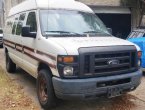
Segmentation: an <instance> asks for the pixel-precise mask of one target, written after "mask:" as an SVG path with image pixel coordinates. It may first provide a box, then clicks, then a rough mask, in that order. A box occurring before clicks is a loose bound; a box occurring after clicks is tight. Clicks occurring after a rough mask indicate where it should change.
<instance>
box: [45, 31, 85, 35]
mask: <svg viewBox="0 0 145 110" xmlns="http://www.w3.org/2000/svg"><path fill="white" fill-rule="evenodd" d="M45 33H60V34H73V35H82V34H79V33H76V32H68V31H45Z"/></svg>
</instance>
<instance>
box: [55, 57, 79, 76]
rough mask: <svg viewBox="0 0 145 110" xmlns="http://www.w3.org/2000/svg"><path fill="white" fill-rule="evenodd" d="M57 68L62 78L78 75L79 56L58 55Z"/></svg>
mask: <svg viewBox="0 0 145 110" xmlns="http://www.w3.org/2000/svg"><path fill="white" fill-rule="evenodd" d="M57 68H58V72H59V74H60V77H62V78H74V77H77V75H78V72H79V62H78V56H75V55H58V57H57Z"/></svg>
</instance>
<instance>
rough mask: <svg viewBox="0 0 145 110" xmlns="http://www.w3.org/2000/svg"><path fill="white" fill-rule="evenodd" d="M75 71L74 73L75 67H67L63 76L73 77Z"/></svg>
mask: <svg viewBox="0 0 145 110" xmlns="http://www.w3.org/2000/svg"><path fill="white" fill-rule="evenodd" d="M73 71H74V69H73V67H71V66H66V67H64V69H63V74H64V76H73Z"/></svg>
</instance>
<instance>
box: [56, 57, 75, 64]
mask: <svg viewBox="0 0 145 110" xmlns="http://www.w3.org/2000/svg"><path fill="white" fill-rule="evenodd" d="M58 61H59V62H64V63H73V62H74V57H73V56H64V57H58Z"/></svg>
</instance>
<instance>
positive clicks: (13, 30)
mask: <svg viewBox="0 0 145 110" xmlns="http://www.w3.org/2000/svg"><path fill="white" fill-rule="evenodd" d="M16 25H17V22H14V24H13V28H12V34H15V29H16Z"/></svg>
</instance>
